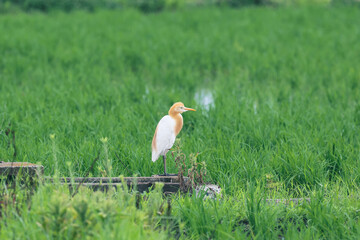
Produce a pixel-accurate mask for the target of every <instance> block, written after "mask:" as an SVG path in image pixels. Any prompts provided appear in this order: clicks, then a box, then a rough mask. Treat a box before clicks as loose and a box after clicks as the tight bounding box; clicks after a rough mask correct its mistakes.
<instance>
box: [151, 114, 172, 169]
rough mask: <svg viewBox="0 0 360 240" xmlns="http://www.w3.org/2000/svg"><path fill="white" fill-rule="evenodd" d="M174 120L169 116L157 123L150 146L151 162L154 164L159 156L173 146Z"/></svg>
mask: <svg viewBox="0 0 360 240" xmlns="http://www.w3.org/2000/svg"><path fill="white" fill-rule="evenodd" d="M174 127H175V120H174V119H172V118H171V117H170V116H169V115H166V116H165V117H163V118H162V119H161V120H160V122H159V123H158V125H157V127H156V131H155V135H154V139H153V145H152V161H153V162H155V161H156V160H157V159H158V158H159V156H160V155H165V154H166V152H167V151H168V150H169V149H170V148H171V147H172V146H173V145H174V142H175V137H176V136H175V132H174Z"/></svg>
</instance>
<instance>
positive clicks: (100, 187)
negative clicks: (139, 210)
mask: <svg viewBox="0 0 360 240" xmlns="http://www.w3.org/2000/svg"><path fill="white" fill-rule="evenodd" d="M79 184H80V183H74V184H71V183H68V185H69V187H70V189H76V188H77V187H78V185H79ZM155 184H156V183H150V182H147V183H145V182H143V183H141V184H138V185H136V186H135V185H132V186H129V187H130V188H132V187H134V188H136V191H138V192H148V191H149V190H150V189H152V188H154V187H155ZM122 186H123V185H122V183H117V184H116V183H83V184H81V187H88V188H90V189H92V190H94V191H107V190H109V189H110V188H114V189H118V188H122ZM179 190H180V184H178V183H167V184H164V187H163V192H167V193H176V192H178V191H179Z"/></svg>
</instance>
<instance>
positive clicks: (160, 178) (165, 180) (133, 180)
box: [44, 176, 188, 183]
mask: <svg viewBox="0 0 360 240" xmlns="http://www.w3.org/2000/svg"><path fill="white" fill-rule="evenodd" d="M44 179H45V180H47V181H54V179H53V178H50V177H45V178H44ZM123 180H124V181H126V182H128V183H143V182H146V183H148V182H150V183H155V182H162V183H180V181H179V178H178V177H177V176H153V177H123V178H119V177H88V178H85V179H84V178H83V177H75V178H73V181H74V182H75V183H80V182H86V183H121V182H122V181H123ZM59 181H60V182H61V183H70V182H71V181H72V180H71V178H69V177H65V178H59ZM187 181H188V178H187V177H184V182H187Z"/></svg>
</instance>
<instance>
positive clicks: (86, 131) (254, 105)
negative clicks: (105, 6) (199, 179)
mask: <svg viewBox="0 0 360 240" xmlns="http://www.w3.org/2000/svg"><path fill="white" fill-rule="evenodd" d="M359 20H360V8H357V7H352V8H351V7H330V6H328V7H304V8H295V7H278V8H275V7H244V8H239V9H230V8H220V7H219V8H215V7H209V8H196V7H195V8H191V9H188V8H184V9H181V10H177V11H170V10H169V11H163V12H160V13H150V14H144V13H141V12H139V11H136V10H131V9H126V10H97V11H94V12H85V11H74V12H71V13H62V12H50V13H48V14H44V13H37V12H33V13H14V14H3V15H0V54H1V57H0V161H19V162H31V163H39V164H41V165H43V166H44V173H45V175H46V176H53V175H55V174H59V175H60V176H76V177H81V176H85V175H86V174H87V173H88V172H90V176H112V177H118V176H121V175H122V176H151V175H154V174H161V173H163V164H162V161H161V159H159V160H158V161H157V162H155V163H153V162H152V161H151V140H152V137H153V134H154V131H155V128H156V125H157V123H158V121H159V120H160V119H161V118H162V117H163V116H164V115H166V114H167V112H168V110H169V108H170V107H171V105H172V104H173V103H174V102H178V101H181V102H183V103H184V104H185V106H188V107H192V108H195V109H196V110H197V111H196V112H187V113H184V114H183V117H184V127H183V129H182V131H181V133H180V134H179V135H178V139H180V141H178V142H177V147H178V148H180V149H181V151H182V152H183V153H184V154H185V155H186V156H187V157H186V160H185V162H186V163H187V165H188V164H189V161H190V158H191V156H194V155H196V154H197V159H196V160H197V161H198V162H201V163H204V165H206V171H207V175H206V181H207V182H211V183H214V184H217V185H219V186H220V187H221V188H222V198H221V199H217V200H210V199H209V200H203V199H202V198H199V197H196V196H195V195H193V196H189V195H176V196H172V197H171V198H170V199H169V200H167V199H165V198H163V197H162V196H161V193H160V191H161V190H160V189H156V190H155V191H153V192H151V193H147V194H145V195H146V197H145V200H144V201H143V202H142V203H141V204H142V205H141V207H140V208H136V207H135V201H136V199H135V198H136V196H135V195H134V194H131V193H128V192H127V191H110V192H107V193H100V192H96V193H94V192H91V191H89V190H87V189H82V190H81V191H80V193H79V194H78V195H76V196H75V197H74V198H71V197H70V195H71V194H70V193H69V191H68V190H67V189H66V188H65V187H62V186H57V185H55V186H53V185H41V186H39V189H38V190H37V191H36V192H35V193H34V194H33V195H32V196H31V197H28V196H27V195H28V194H27V193H26V192H25V191H23V190H21V189H18V192H17V193H16V194H17V196H18V197H17V200H16V203H12V204H9V205H8V206H7V207H4V206H3V208H0V212H2V213H1V215H0V239H359V238H360V221H359V218H360V199H359V198H360V189H359V187H360V179H359V177H360V138H359V136H360V98H359V97H360V54H359V53H360V41H359V39H360V24H359ZM98 155H99V160H98V161H97V162H96V165H95V167H94V168H91V169H90V166H91V163H92V161H93V160H94V159H95V158H96V156H98ZM167 168H168V172H170V173H176V172H177V170H178V168H177V166H176V164H175V162H174V157H173V156H172V154H171V153H168V161H167ZM2 191H3V193H8V191H9V190H7V189H5V186H2ZM3 196H4V197H3V200H2V202H3V203H4V202H11V201H12V200H11V199H10V197H9V196H10V195H7V194H3ZM6 196H8V197H6ZM8 198H9V199H8ZM266 198H276V199H282V198H284V199H287V198H310V199H311V201H310V202H306V201H305V202H302V203H301V204H289V205H286V204H278V205H271V204H268V203H266V202H265V199H266ZM3 205H4V204H3ZM0 206H1V204H0Z"/></svg>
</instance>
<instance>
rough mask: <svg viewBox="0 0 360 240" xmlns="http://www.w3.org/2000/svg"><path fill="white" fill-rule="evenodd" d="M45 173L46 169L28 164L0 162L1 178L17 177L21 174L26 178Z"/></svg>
mask: <svg viewBox="0 0 360 240" xmlns="http://www.w3.org/2000/svg"><path fill="white" fill-rule="evenodd" d="M43 172H44V167H43V166H41V165H36V164H33V163H28V162H0V176H6V177H9V176H16V175H18V174H19V173H22V174H24V176H30V177H33V176H37V175H38V174H42V173H43Z"/></svg>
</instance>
